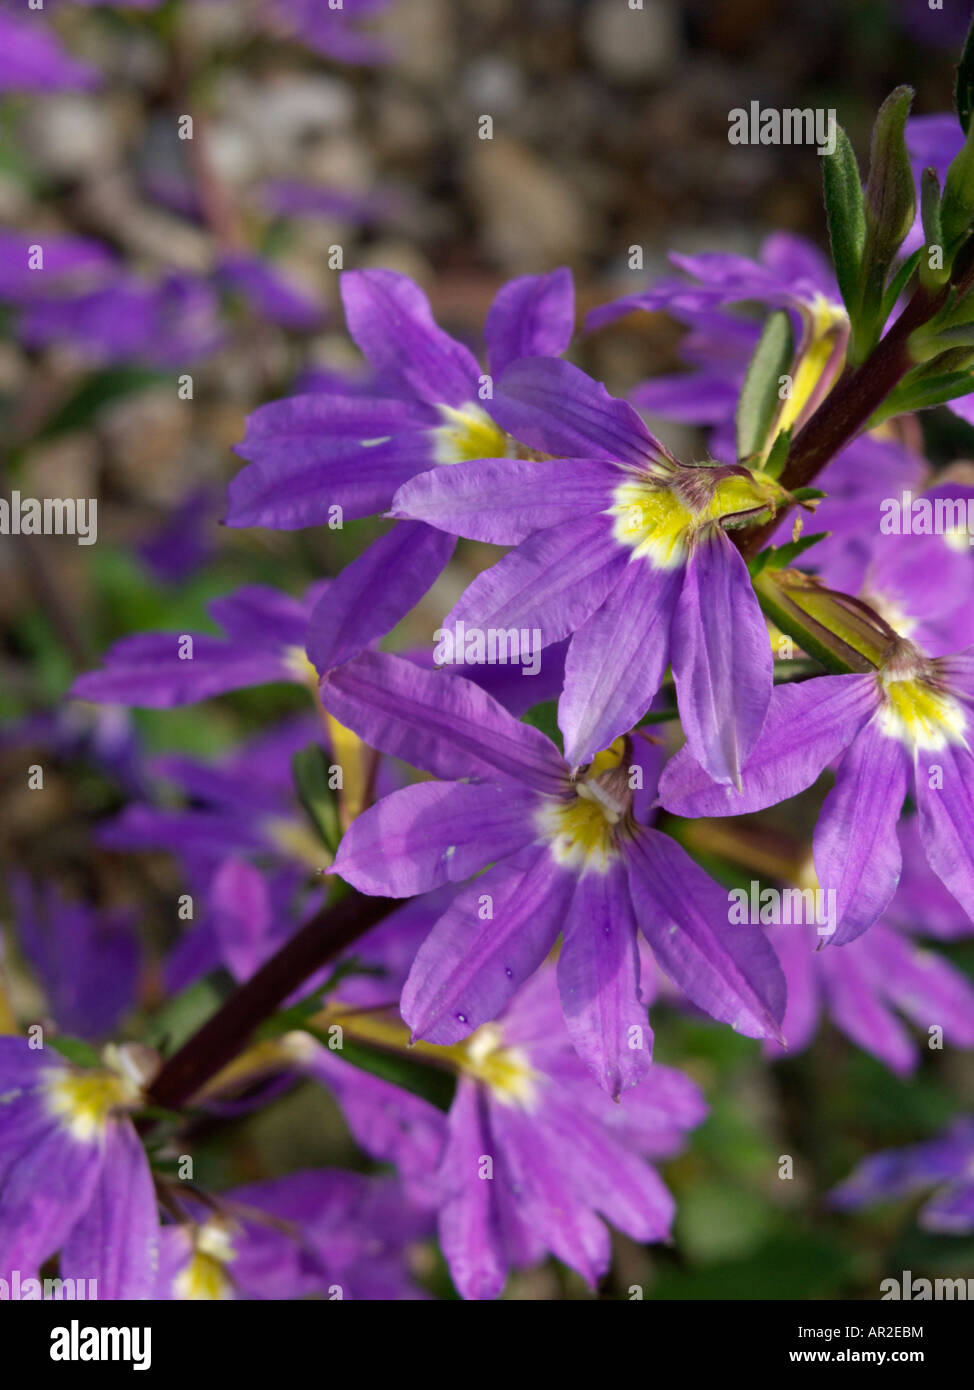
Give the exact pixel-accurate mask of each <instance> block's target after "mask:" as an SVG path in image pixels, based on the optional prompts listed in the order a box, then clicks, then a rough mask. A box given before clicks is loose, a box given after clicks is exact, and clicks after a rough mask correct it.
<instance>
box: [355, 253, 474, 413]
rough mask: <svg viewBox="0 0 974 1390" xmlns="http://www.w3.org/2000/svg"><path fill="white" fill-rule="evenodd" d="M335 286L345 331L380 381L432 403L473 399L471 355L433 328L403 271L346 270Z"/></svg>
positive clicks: (425, 305)
mask: <svg viewBox="0 0 974 1390" xmlns="http://www.w3.org/2000/svg"><path fill="white" fill-rule="evenodd" d="M341 291H342V301H343V303H344V305H345V318H346V321H347V323H348V331H349V333H351V335H352V337H353V338H354V339H355V341H356V343H357V344H358V346H359V347H360V348H361V349H362V351H363V353H364V354H365V356H366V357H367V358H368V359H369V361H370V362H371V364H372V366H373V367H374V368H375V369H376V371H377V372H378V373H379V374H380V376H381V378H382V380H383V381H384V382H388V383H389V384H390V385H392V386H394V387H395V388H396V389H397V390H399V391H401V392H402V393H403V394H404V395H406V396H414V397H416V399H418V400H421V401H426V402H428V403H429V404H434V405H435V404H443V405H452V406H461V405H466V404H467V403H468V402H469V401H472V400H473V401H475V400H476V399H477V389H478V382H479V378H480V368H479V366H478V365H477V360H476V358H475V357H474V356H473V354H472V353H471V352H469V351H468V349H467V348H465V347H464V346H463V344H462V343H458V342H457V341H456V339H454V338H451V337H450V335H449V333H444V331H443V329H442V328H439V327H437V325H436V323H435V321H434V319H433V311H432V310H431V309H430V306H429V300H428V299H427V298H426V296H425V294H424V293H423V291H422V290H421V289H420V288H419V286H418V285H415V284H414V283H413V282H412V280H410V279H409V277H408V276H406V275H399V274H397V273H396V272H395V271H393V270H348V271H346V272H345V273H344V275H343V276H342V280H341Z"/></svg>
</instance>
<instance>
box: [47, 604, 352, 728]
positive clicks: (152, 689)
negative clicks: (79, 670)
mask: <svg viewBox="0 0 974 1390" xmlns="http://www.w3.org/2000/svg"><path fill="white" fill-rule="evenodd" d="M326 587H327V585H326V584H322V583H320V582H319V583H317V584H314V585H312V586H311V588H310V589H309V590H308V592H307V594H306V595H305V597H304V598H303V599H301V600H299V599H295V598H291V596H290V595H289V594H285V593H282V592H281V591H280V590H278V589H271V588H269V587H267V586H266V585H263V584H248V585H245V586H244V587H243V588H241V589H237V590H236V592H235V593H232V594H228V595H227V596H226V597H225V598H221V599H214V600H213V601H212V602H211V603H210V604H209V613H210V616H211V617H212V619H213V621H214V622H215V623H218V624H219V626H220V627H222V628H223V631H224V633H225V634H226V635H225V636H224V637H213V636H210V635H209V634H208V633H195V634H194V633H178V632H138V633H134V634H133V635H132V636H129V637H123V638H122V639H121V641H119V642H116V643H115V645H114V646H113V647H112V648H110V650H109V651H108V652H107V653H106V655H105V669H104V670H102V671H89V672H88V673H87V674H86V675H83V676H79V677H78V679H77V680H76V681H75V683H74V685H73V686H72V687H71V695H72V696H73V697H74V698H75V699H76V700H94V701H98V702H100V703H104V704H124V705H137V706H143V707H147V708H151V709H170V708H172V707H173V706H175V705H186V704H195V702H196V701H197V700H206V699H209V698H210V697H211V696H214V695H223V694H225V693H226V692H227V691H229V690H243V689H246V688H247V687H248V686H252V685H266V684H268V683H269V682H271V681H287V682H289V683H294V684H298V685H308V684H309V683H310V684H312V685H313V684H314V682H315V680H316V676H315V672H314V670H313V668H312V667H311V666H310V665H309V664H308V659H307V657H306V656H305V652H304V642H305V633H306V629H307V625H308V616H309V614H310V613H311V611H312V610H313V608H314V606H315V604H316V602H317V601H318V599H319V598H320V597H321V594H322V593H323V592H324V590H325V588H326Z"/></svg>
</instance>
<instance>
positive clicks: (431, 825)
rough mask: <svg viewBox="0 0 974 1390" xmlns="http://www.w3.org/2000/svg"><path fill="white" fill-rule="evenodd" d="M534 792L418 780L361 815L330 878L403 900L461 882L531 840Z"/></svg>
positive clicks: (352, 826) (340, 850) (349, 833)
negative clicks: (334, 876)
mask: <svg viewBox="0 0 974 1390" xmlns="http://www.w3.org/2000/svg"><path fill="white" fill-rule="evenodd" d="M537 806H538V798H537V796H536V795H535V794H534V793H533V792H528V791H522V790H519V789H517V788H514V787H510V786H497V785H494V786H491V785H488V784H485V783H476V784H473V785H471V784H469V783H466V782H420V783H419V784H418V785H416V786H413V787H403V788H402V790H400V791H397V792H393V793H392V794H391V796H386V797H384V798H383V799H382V800H381V801H379V802H377V803H376V805H375V806H373V807H371V808H370V809H369V810H368V811H365V812H363V814H362V815H360V816H359V817H358V818H357V819H356V820H355V821H353V822H352V824H351V825H350V826H349V828H348V830H347V831H346V832H345V835H344V837H343V839H342V842H341V844H340V845H339V847H338V853H337V855H336V856H335V864H334V872H335V873H337V874H341V876H342V878H344V879H345V880H346V881H347V882H348V883H351V884H353V885H354V887H356V888H357V889H358V890H359V892H360V893H370V894H388V896H389V897H393V898H408V897H411V896H412V895H413V894H414V893H426V892H428V891H429V890H430V889H431V888H437V887H439V885H440V884H441V883H460V882H462V880H463V879H465V878H469V877H470V875H471V874H475V873H476V872H477V871H478V870H479V869H482V868H483V867H484V865H485V864H489V863H490V862H491V860H494V859H504V858H506V857H507V856H508V855H510V854H514V853H515V852H516V851H517V850H519V849H523V848H524V846H525V845H529V844H530V843H531V842H532V840H533V839H534V838H535V835H536V831H535V826H534V816H535V813H536V811H537Z"/></svg>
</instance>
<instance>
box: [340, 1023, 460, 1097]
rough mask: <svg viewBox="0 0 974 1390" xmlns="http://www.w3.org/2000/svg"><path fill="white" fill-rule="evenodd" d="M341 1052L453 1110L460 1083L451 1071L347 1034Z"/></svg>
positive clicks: (374, 1073)
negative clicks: (355, 1039) (457, 1086)
mask: <svg viewBox="0 0 974 1390" xmlns="http://www.w3.org/2000/svg"><path fill="white" fill-rule="evenodd" d="M319 1041H323V1042H324V1045H325V1046H327V1045H328V1042H327V1039H319ZM337 1055H338V1056H339V1057H343V1058H344V1060H345V1061H346V1062H350V1063H351V1064H352V1065H353V1066H355V1067H359V1068H360V1069H361V1070H362V1071H367V1072H369V1073H370V1074H371V1075H372V1076H379V1077H381V1078H382V1079H383V1081H390V1082H392V1084H393V1085H394V1086H401V1087H402V1089H403V1090H404V1091H412V1093H413V1095H417V1096H422V1098H423V1099H424V1100H428V1101H429V1102H430V1104H431V1105H435V1106H436V1107H437V1109H439V1110H449V1108H450V1105H451V1104H452V1101H453V1094H454V1091H455V1089H456V1084H455V1082H454V1078H453V1077H452V1076H451V1075H450V1074H449V1073H448V1072H445V1071H439V1070H438V1069H437V1068H436V1067H426V1066H423V1064H422V1063H421V1062H414V1061H413V1059H412V1058H411V1057H403V1056H399V1055H398V1054H393V1053H389V1052H380V1051H379V1050H378V1049H377V1048H372V1047H366V1046H365V1045H364V1044H363V1043H360V1042H354V1041H352V1039H351V1038H349V1037H348V1036H346V1037H345V1038H343V1040H342V1046H341V1048H340V1049H339V1050H338V1051H337Z"/></svg>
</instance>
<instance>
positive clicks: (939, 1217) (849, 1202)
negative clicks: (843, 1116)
mask: <svg viewBox="0 0 974 1390" xmlns="http://www.w3.org/2000/svg"><path fill="white" fill-rule="evenodd" d="M972 1172H974V1118H972V1117H970V1116H964V1117H963V1118H962V1119H959V1120H957V1121H955V1123H954V1124H953V1125H951V1127H950V1129H948V1130H947V1131H946V1133H945V1134H943V1135H941V1136H940V1137H939V1138H937V1139H930V1140H928V1141H927V1142H926V1143H924V1144H914V1145H912V1146H911V1147H910V1148H906V1149H886V1150H884V1151H883V1152H882V1153H877V1154H872V1155H871V1157H869V1158H867V1159H865V1160H864V1161H863V1162H862V1163H860V1165H859V1167H858V1168H857V1169H856V1170H855V1172H854V1173H853V1174H852V1176H851V1177H848V1178H846V1180H845V1182H843V1183H840V1184H839V1186H838V1187H836V1188H835V1189H833V1191H832V1194H831V1204H832V1206H834V1207H838V1208H839V1209H840V1210H841V1211H856V1210H858V1209H859V1208H860V1207H865V1206H872V1205H873V1204H874V1203H876V1202H887V1201H892V1200H896V1199H897V1198H900V1197H911V1196H914V1195H915V1194H917V1193H920V1192H923V1191H925V1190H927V1189H929V1188H931V1187H934V1188H937V1189H938V1190H937V1191H936V1192H935V1193H934V1195H933V1197H931V1199H930V1200H929V1201H928V1202H926V1203H925V1204H924V1206H923V1207H922V1209H921V1211H920V1218H919V1220H920V1225H921V1226H922V1227H923V1229H924V1230H926V1231H935V1232H937V1233H938V1234H942V1235H957V1236H959V1235H967V1234H968V1233H969V1232H971V1231H974V1177H972V1176H971V1175H972Z"/></svg>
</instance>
